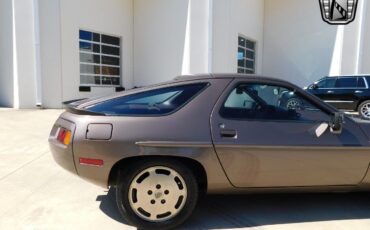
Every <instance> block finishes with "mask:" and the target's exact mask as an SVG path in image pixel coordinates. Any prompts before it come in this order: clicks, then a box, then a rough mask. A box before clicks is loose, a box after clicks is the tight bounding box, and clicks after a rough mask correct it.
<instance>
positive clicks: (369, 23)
mask: <svg viewBox="0 0 370 230" xmlns="http://www.w3.org/2000/svg"><path fill="white" fill-rule="evenodd" d="M364 4H365V5H364V21H363V24H362V38H361V46H360V52H361V53H360V61H361V64H360V71H359V72H360V73H364V74H370V2H369V1H365V2H364Z"/></svg>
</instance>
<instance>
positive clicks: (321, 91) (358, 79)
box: [285, 75, 370, 119]
mask: <svg viewBox="0 0 370 230" xmlns="http://www.w3.org/2000/svg"><path fill="white" fill-rule="evenodd" d="M369 84H370V75H363V76H340V77H324V78H322V79H320V80H318V81H317V82H315V83H313V84H311V85H310V86H308V87H307V89H306V90H307V91H308V92H310V93H312V94H314V95H316V96H317V97H319V98H321V99H322V100H323V101H325V102H327V103H329V104H331V105H333V106H335V107H336V108H338V109H341V110H345V111H358V113H359V115H360V116H361V117H362V118H364V119H370V89H369ZM285 103H286V106H287V107H296V106H300V105H301V102H300V101H298V100H297V99H296V98H294V97H290V98H287V99H286V100H285Z"/></svg>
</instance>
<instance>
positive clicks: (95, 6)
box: [53, 0, 133, 101]
mask: <svg viewBox="0 0 370 230" xmlns="http://www.w3.org/2000/svg"><path fill="white" fill-rule="evenodd" d="M53 1H55V0H53ZM59 4H60V25H61V27H60V31H61V32H60V33H61V73H62V83H61V87H62V100H63V101H66V100H73V99H78V98H86V97H93V96H101V95H105V94H110V93H113V92H114V90H115V88H114V87H91V92H79V90H78V88H79V85H80V67H79V29H86V30H91V31H96V32H100V33H104V34H110V35H114V36H120V37H121V66H122V67H121V72H122V73H121V75H122V82H123V86H124V87H126V88H131V87H132V84H133V72H132V69H133V62H132V60H133V40H132V38H133V4H132V0H104V1H101V0H78V1H76V0H62V1H60V3H59ZM55 45H57V43H55ZM57 49H58V48H57Z"/></svg>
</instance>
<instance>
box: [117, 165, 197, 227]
mask: <svg viewBox="0 0 370 230" xmlns="http://www.w3.org/2000/svg"><path fill="white" fill-rule="evenodd" d="M116 200H117V205H118V209H119V211H120V213H121V214H122V216H123V217H124V219H126V220H127V221H128V222H129V223H131V224H132V225H134V226H136V227H138V228H139V229H172V228H175V227H176V226H178V225H180V224H181V223H183V222H184V221H185V220H186V219H187V218H188V217H189V216H190V214H191V213H192V211H193V210H194V208H195V205H196V203H197V200H198V183H197V182H196V179H195V177H194V174H193V172H192V171H191V170H189V169H188V168H187V167H186V166H185V165H183V164H182V163H180V162H178V161H172V160H171V161H169V160H168V161H164V160H155V161H147V162H138V163H137V164H134V165H131V166H130V168H129V169H128V170H126V171H122V172H121V175H120V181H119V184H118V186H117V189H116Z"/></svg>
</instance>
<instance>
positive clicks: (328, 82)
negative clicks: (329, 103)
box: [317, 78, 337, 88]
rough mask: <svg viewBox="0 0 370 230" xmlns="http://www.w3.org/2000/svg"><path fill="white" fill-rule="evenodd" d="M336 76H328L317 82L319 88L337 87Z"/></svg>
mask: <svg viewBox="0 0 370 230" xmlns="http://www.w3.org/2000/svg"><path fill="white" fill-rule="evenodd" d="M336 80H337V79H336V78H326V79H323V80H321V81H319V82H318V83H317V86H318V87H319V88H335V82H336Z"/></svg>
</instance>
